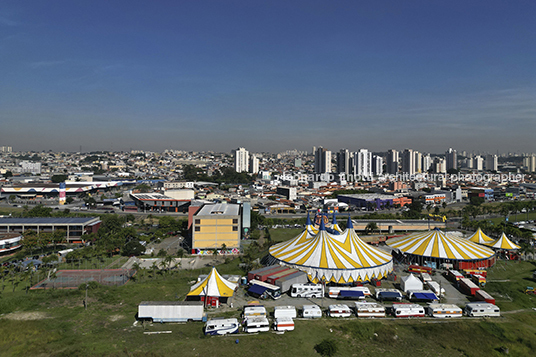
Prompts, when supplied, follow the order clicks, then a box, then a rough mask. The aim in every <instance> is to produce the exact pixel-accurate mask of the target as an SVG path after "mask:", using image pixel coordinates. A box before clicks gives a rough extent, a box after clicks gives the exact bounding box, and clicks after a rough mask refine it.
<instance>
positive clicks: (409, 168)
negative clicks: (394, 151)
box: [402, 149, 415, 175]
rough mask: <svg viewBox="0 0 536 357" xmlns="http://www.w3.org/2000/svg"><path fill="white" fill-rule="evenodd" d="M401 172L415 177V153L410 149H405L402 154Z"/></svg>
mask: <svg viewBox="0 0 536 357" xmlns="http://www.w3.org/2000/svg"><path fill="white" fill-rule="evenodd" d="M402 172H403V173H405V174H409V175H415V153H414V152H413V150H412V149H406V150H404V152H403V153H402Z"/></svg>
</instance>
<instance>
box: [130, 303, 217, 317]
mask: <svg viewBox="0 0 536 357" xmlns="http://www.w3.org/2000/svg"><path fill="white" fill-rule="evenodd" d="M138 318H140V319H151V320H152V321H153V322H184V321H207V316H206V314H205V310H204V306H203V302H202V301H143V302H141V303H140V305H139V306H138Z"/></svg>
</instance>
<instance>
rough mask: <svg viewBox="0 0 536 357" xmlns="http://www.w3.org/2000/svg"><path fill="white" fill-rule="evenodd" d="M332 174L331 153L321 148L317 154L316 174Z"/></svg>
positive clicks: (317, 150)
mask: <svg viewBox="0 0 536 357" xmlns="http://www.w3.org/2000/svg"><path fill="white" fill-rule="evenodd" d="M330 172H331V151H329V150H327V149H324V148H323V147H322V146H320V147H319V148H318V149H316V152H315V173H317V174H324V173H330Z"/></svg>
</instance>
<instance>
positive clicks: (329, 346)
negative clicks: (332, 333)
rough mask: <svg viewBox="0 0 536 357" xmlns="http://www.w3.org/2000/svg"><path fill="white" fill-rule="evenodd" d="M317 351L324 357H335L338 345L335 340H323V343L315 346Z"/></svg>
mask: <svg viewBox="0 0 536 357" xmlns="http://www.w3.org/2000/svg"><path fill="white" fill-rule="evenodd" d="M315 351H316V352H318V353H320V355H322V356H328V357H330V356H335V353H337V343H336V342H335V340H330V339H325V340H322V342H320V343H319V344H317V345H315Z"/></svg>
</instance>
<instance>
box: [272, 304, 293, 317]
mask: <svg viewBox="0 0 536 357" xmlns="http://www.w3.org/2000/svg"><path fill="white" fill-rule="evenodd" d="M297 315H298V314H297V313H296V307H294V306H276V307H274V318H276V319H278V318H280V317H290V318H291V319H295V318H296V316H297Z"/></svg>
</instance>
